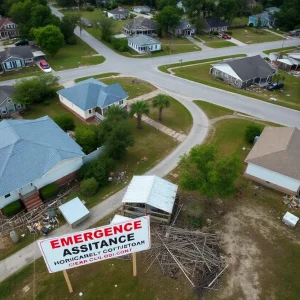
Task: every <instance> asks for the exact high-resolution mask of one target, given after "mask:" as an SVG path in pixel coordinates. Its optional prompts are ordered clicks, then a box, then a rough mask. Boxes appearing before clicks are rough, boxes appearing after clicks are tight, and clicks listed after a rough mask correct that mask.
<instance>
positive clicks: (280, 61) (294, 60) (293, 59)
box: [276, 50, 300, 71]
mask: <svg viewBox="0 0 300 300" xmlns="http://www.w3.org/2000/svg"><path fill="white" fill-rule="evenodd" d="M278 56H279V55H278ZM276 63H277V65H278V68H280V69H283V70H285V71H299V70H300V50H295V51H292V52H289V53H287V54H286V55H283V57H282V58H277V60H276Z"/></svg>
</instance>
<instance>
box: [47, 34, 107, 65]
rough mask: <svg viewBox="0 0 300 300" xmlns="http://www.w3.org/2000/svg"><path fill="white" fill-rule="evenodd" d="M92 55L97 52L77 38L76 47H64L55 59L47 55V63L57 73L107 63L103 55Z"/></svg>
mask: <svg viewBox="0 0 300 300" xmlns="http://www.w3.org/2000/svg"><path fill="white" fill-rule="evenodd" d="M92 55H97V52H96V51H95V50H94V49H92V48H91V47H90V46H89V45H88V44H86V43H85V42H84V41H82V40H81V39H80V38H77V44H76V45H64V46H63V47H62V48H61V49H60V50H59V52H58V53H57V54H56V55H55V56H54V57H51V55H47V61H48V62H49V64H50V66H51V67H52V69H54V70H55V71H60V70H65V69H73V68H78V67H81V66H89V65H97V64H101V63H103V62H104V61H105V58H104V57H103V56H101V55H97V56H92Z"/></svg>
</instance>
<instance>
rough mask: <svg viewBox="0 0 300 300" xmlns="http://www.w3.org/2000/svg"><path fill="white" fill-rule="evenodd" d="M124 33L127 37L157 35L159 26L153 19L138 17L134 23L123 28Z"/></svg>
mask: <svg viewBox="0 0 300 300" xmlns="http://www.w3.org/2000/svg"><path fill="white" fill-rule="evenodd" d="M123 33H125V34H126V35H139V34H145V35H156V34H157V24H156V22H155V21H153V20H151V19H147V18H144V17H137V18H135V19H133V20H132V22H130V23H128V24H125V25H124V26H123Z"/></svg>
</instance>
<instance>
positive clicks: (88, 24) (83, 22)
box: [81, 18, 92, 28]
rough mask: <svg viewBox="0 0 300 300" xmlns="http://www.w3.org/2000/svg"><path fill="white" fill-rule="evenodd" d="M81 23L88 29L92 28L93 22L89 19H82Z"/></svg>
mask: <svg viewBox="0 0 300 300" xmlns="http://www.w3.org/2000/svg"><path fill="white" fill-rule="evenodd" d="M81 22H82V24H83V25H84V26H85V27H88V28H90V27H92V24H91V22H90V21H89V20H87V19H84V18H81Z"/></svg>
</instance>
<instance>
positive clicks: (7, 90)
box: [0, 85, 15, 107]
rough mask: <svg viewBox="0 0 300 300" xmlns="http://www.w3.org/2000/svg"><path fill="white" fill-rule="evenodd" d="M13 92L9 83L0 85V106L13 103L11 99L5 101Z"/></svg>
mask: <svg viewBox="0 0 300 300" xmlns="http://www.w3.org/2000/svg"><path fill="white" fill-rule="evenodd" d="M14 92H15V89H14V88H13V86H11V85H3V86H0V107H6V106H7V104H10V105H11V104H13V101H12V100H11V101H10V102H9V103H8V102H7V100H8V98H11V96H12V94H13V93H14Z"/></svg>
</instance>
